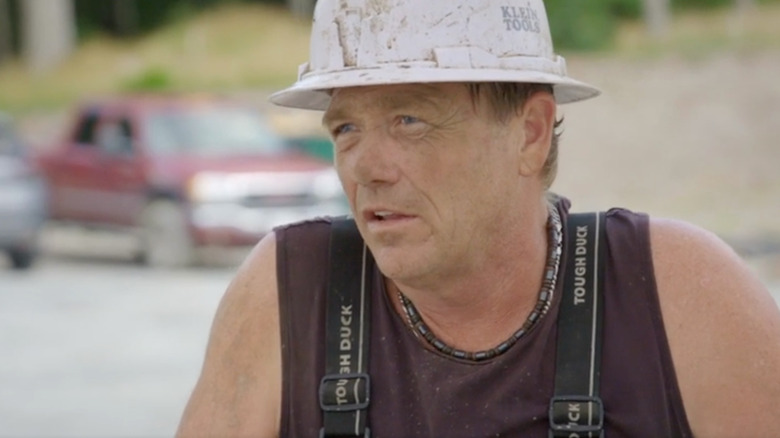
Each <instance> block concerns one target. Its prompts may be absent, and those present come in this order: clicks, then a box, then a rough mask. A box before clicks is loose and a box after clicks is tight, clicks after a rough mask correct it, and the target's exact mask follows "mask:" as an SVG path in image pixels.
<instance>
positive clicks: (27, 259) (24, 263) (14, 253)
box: [8, 248, 35, 270]
mask: <svg viewBox="0 0 780 438" xmlns="http://www.w3.org/2000/svg"><path fill="white" fill-rule="evenodd" d="M8 257H9V258H10V259H11V266H12V267H13V268H14V269H19V270H22V269H29V268H30V267H32V265H33V261H35V252H34V251H33V250H28V249H19V248H15V249H10V250H8Z"/></svg>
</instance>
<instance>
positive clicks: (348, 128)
mask: <svg viewBox="0 0 780 438" xmlns="http://www.w3.org/2000/svg"><path fill="white" fill-rule="evenodd" d="M354 130H355V125H353V124H351V123H345V124H343V125H339V126H336V128H335V129H333V136H334V137H335V136H338V135H341V134H346V133H348V132H352V131H354Z"/></svg>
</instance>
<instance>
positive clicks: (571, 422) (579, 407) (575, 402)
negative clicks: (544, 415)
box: [549, 395, 604, 438]
mask: <svg viewBox="0 0 780 438" xmlns="http://www.w3.org/2000/svg"><path fill="white" fill-rule="evenodd" d="M603 436H604V403H603V402H602V401H601V398H599V397H589V396H578V395H559V396H555V397H553V398H552V399H551V400H550V433H549V437H550V438H553V437H603Z"/></svg>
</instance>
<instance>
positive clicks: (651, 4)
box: [642, 0, 670, 38]
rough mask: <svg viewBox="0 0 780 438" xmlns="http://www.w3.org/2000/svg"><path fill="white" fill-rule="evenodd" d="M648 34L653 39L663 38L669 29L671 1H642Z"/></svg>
mask: <svg viewBox="0 0 780 438" xmlns="http://www.w3.org/2000/svg"><path fill="white" fill-rule="evenodd" d="M642 3H643V6H644V19H645V26H646V27H647V32H648V33H649V34H650V36H651V37H652V38H662V37H663V36H664V35H666V32H667V30H668V28H669V14H670V12H669V0H642Z"/></svg>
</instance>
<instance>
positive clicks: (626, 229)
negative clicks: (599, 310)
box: [276, 202, 693, 438]
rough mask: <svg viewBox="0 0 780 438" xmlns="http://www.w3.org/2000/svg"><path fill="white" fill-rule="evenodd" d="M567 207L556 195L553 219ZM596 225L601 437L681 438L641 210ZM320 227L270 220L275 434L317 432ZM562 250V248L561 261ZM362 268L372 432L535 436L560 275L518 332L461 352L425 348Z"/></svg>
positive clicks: (324, 248)
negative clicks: (600, 267)
mask: <svg viewBox="0 0 780 438" xmlns="http://www.w3.org/2000/svg"><path fill="white" fill-rule="evenodd" d="M567 206H568V203H567V202H564V203H562V204H561V210H562V211H561V215H562V218H563V220H564V221H565V220H566V213H567ZM606 231H607V269H606V275H605V290H604V294H605V298H604V300H605V301H604V302H605V310H604V339H603V359H602V371H601V376H602V377H601V397H602V400H603V401H604V407H605V411H606V419H605V433H606V437H607V438H612V437H632V438H636V437H648V438H659V437H690V436H692V435H693V434H692V433H691V430H690V427H689V425H688V422H687V419H686V416H685V410H684V408H683V404H682V399H681V396H680V391H679V388H678V385H677V380H676V377H675V373H674V367H673V365H672V359H671V355H670V352H669V347H668V343H667V339H666V333H665V330H664V326H663V321H662V319H661V310H660V306H659V303H658V296H657V293H656V285H655V277H654V275H653V264H652V259H651V255H650V242H649V231H648V218H647V216H645V215H640V214H635V213H631V212H629V211H626V210H621V209H613V210H610V211H609V213H608V215H607V225H606ZM329 232H330V223H329V222H328V220H327V219H319V220H313V221H308V222H304V223H299V224H294V225H289V226H285V227H281V228H278V229H277V230H276V236H277V248H278V250H277V251H278V252H277V269H278V277H279V306H280V317H281V335H282V361H283V362H282V364H283V372H282V414H281V415H282V418H281V433H280V436H281V437H295V438H300V437H317V436H318V433H319V429H320V427H321V425H322V414H321V411H320V407H319V399H318V395H317V391H318V388H319V383H320V379H321V378H322V376H323V374H324V369H325V347H324V346H325V295H326V291H327V288H328V239H329ZM564 242H566V239H565V237H564ZM565 254H566V248H564V257H563V259H562V260H561V263H562V266H561V272H563V270H564V269H565V263H566V262H567V261H566V257H565ZM358 272H359V268H356V273H358ZM374 278H375V282H374V286H373V290H372V294H373V306H372V309H371V323H372V327H371V336H370V337H371V341H370V342H371V343H370V357H369V373H370V375H371V385H372V386H371V406H370V412H369V427H370V428H371V432H372V436H373V437H374V438H414V437H427V438H439V437H448V438H458V437H546V436H547V431H548V424H549V423H548V414H547V411H548V408H549V402H550V397H551V395H552V393H553V379H554V372H555V369H554V368H555V367H554V364H555V348H556V332H557V329H556V318H557V316H558V308H559V303H560V297H561V290H560V289H561V283H562V281H560V279H559V282H558V286H557V289H556V291H555V296H554V301H553V304H552V307H551V308H550V311H549V312H548V314H547V315H546V316H545V317H544V318H543V319H542V320H541V321H539V323H537V324H536V326H535V327H534V328H533V329H532V330H531V331H530V332H529V333H528V334H526V336H525V337H524V338H522V339H521V340H520V341H519V342H517V343H516V344H515V345H513V346H512V347H511V348H510V349H509V350H508V351H507V352H506V353H504V354H503V355H501V356H498V357H497V358H495V359H492V360H489V361H486V362H480V363H473V362H467V361H459V360H456V359H453V358H451V357H448V356H444V355H442V354H439V353H437V352H433V351H431V350H428V349H426V348H425V347H424V346H423V345H422V344H421V343H420V341H419V340H418V339H417V338H416V337H415V336H414V334H413V333H412V332H411V331H410V330H409V328H408V327H407V326H406V324H405V323H404V321H403V320H402V318H401V317H400V316H399V315H398V314H397V313H396V312H395V311H394V310H393V308H392V306H391V304H390V302H389V300H388V298H387V296H386V294H385V290H384V282H383V280H382V276H381V275H379V274H378V272H377V275H375V277H374Z"/></svg>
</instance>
